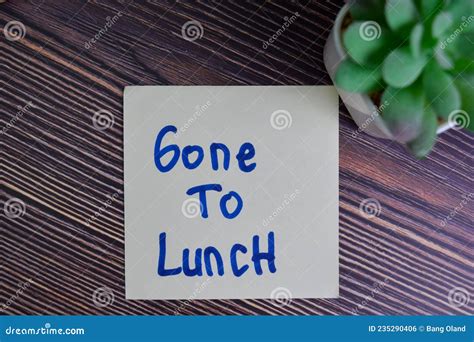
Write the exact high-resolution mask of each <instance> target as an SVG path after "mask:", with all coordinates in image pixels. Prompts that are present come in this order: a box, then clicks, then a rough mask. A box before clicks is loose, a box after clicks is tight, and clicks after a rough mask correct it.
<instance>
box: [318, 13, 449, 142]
mask: <svg viewBox="0 0 474 342" xmlns="http://www.w3.org/2000/svg"><path fill="white" fill-rule="evenodd" d="M348 12H349V6H348V5H345V6H344V7H342V9H341V10H340V11H339V13H338V15H337V17H336V21H335V23H334V26H333V28H332V30H331V33H330V34H329V37H328V39H327V41H326V45H325V46H324V64H325V66H326V69H327V71H328V73H329V76H330V77H331V79H332V81H333V83H334V78H335V76H336V71H337V68H338V66H339V63H341V62H342V61H343V60H345V59H346V58H348V56H347V52H346V51H345V49H344V47H343V45H342V41H341V25H342V22H343V20H344V18H345V17H346V15H347V13H348ZM336 89H337V91H338V93H339V96H340V97H341V98H342V101H344V103H345V105H346V107H347V110H348V111H349V113H350V114H351V116H352V118H353V119H354V121H355V123H356V124H357V126H359V131H363V132H365V133H367V134H370V135H372V136H374V137H378V138H384V139H391V140H394V137H393V135H392V134H391V133H390V131H389V129H388V127H387V125H386V124H385V122H384V121H383V118H382V117H381V116H380V115H379V114H380V113H379V111H378V109H377V107H376V106H375V104H374V103H373V102H372V100H371V99H370V97H369V96H367V95H366V94H360V93H349V92H347V91H344V90H342V89H340V88H338V87H337V86H336ZM449 128H451V125H450V124H449V122H446V123H444V124H441V125H440V126H439V127H438V130H437V133H438V134H440V133H442V132H444V131H446V130H447V129H449Z"/></svg>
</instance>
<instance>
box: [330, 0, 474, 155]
mask: <svg viewBox="0 0 474 342" xmlns="http://www.w3.org/2000/svg"><path fill="white" fill-rule="evenodd" d="M324 62H325V65H326V68H327V69H328V72H329V75H330V76H331V78H332V79H333V81H334V83H335V85H336V87H337V89H338V92H339V94H340V96H341V98H342V100H343V101H344V103H345V105H346V107H347V109H348V110H349V112H350V114H351V116H352V117H353V119H354V121H355V122H356V123H357V125H358V126H359V130H358V132H359V131H364V132H366V133H368V134H371V135H373V136H376V137H381V138H386V139H392V140H396V141H398V142H401V143H404V144H406V146H407V147H408V149H409V150H410V151H411V152H412V153H413V154H414V155H415V156H416V157H419V158H421V157H424V156H425V155H426V154H428V153H429V151H430V150H431V149H432V147H433V145H434V143H435V140H436V135H437V134H440V133H442V132H443V131H445V130H447V129H449V128H453V127H454V128H455V129H459V128H467V129H469V130H471V131H472V130H474V117H473V116H474V4H473V2H472V0H451V1H449V0H445V1H443V0H386V1H383V0H353V1H350V2H349V3H348V4H346V5H345V6H344V7H343V8H342V9H341V11H340V13H339V14H338V16H337V18H336V22H335V25H334V27H333V29H332V31H331V34H330V36H329V38H328V40H327V43H326V46H325V49H324Z"/></svg>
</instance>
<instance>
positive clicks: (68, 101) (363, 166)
mask: <svg viewBox="0 0 474 342" xmlns="http://www.w3.org/2000/svg"><path fill="white" fill-rule="evenodd" d="M341 6H342V2H341V1H337V2H330V1H300V2H296V1H272V2H263V1H252V2H244V1H232V2H230V1H225V0H224V1H216V2H208V1H203V2H195V1H180V2H176V3H175V2H173V1H130V0H124V1H121V2H111V1H100V2H88V3H86V2H82V1H68V2H64V1H54V0H52V1H40V0H34V1H8V2H6V3H4V4H1V5H0V25H1V26H2V27H4V26H5V25H6V24H7V23H8V22H10V21H12V20H17V21H20V22H21V23H23V24H24V26H25V28H26V34H25V37H24V38H23V39H21V40H18V41H10V40H7V39H5V37H4V36H3V35H2V36H1V37H0V74H1V78H0V80H1V87H0V99H1V102H0V112H1V118H2V128H5V127H8V129H6V130H4V131H2V135H1V141H2V149H1V151H2V152H1V155H2V164H1V165H2V180H4V184H5V186H4V187H2V188H3V189H2V207H3V206H4V201H8V200H10V199H12V198H17V199H20V200H21V201H23V202H24V203H25V210H24V212H22V213H20V214H21V215H20V216H19V217H17V218H12V217H9V216H6V215H4V213H3V211H2V234H1V240H0V241H1V264H2V266H1V273H0V274H1V282H2V284H1V289H2V291H1V296H2V297H1V303H0V305H1V308H2V312H3V313H6V314H86V315H88V314H118V315H122V314H132V315H135V314H143V315H155V314H163V315H169V314H176V313H179V314H203V315H207V314H213V315H228V314H270V315H274V314H316V315H326V314H329V315H333V314H344V315H346V314H354V313H356V314H376V315H378V314H395V315H399V314H473V313H474V305H473V301H474V298H471V301H470V302H469V303H467V304H465V305H463V306H459V307H457V306H456V305H453V304H452V303H450V301H449V293H450V291H462V289H464V290H465V291H467V292H468V294H470V296H471V297H474V288H473V284H474V277H473V266H474V263H473V248H472V235H473V224H472V223H473V220H472V219H473V216H474V215H473V214H474V210H473V207H474V206H473V203H472V201H466V202H467V203H465V204H463V199H464V198H466V196H469V195H470V194H471V193H472V190H473V180H472V174H473V171H472V170H473V169H472V166H473V157H472V150H473V145H474V137H473V135H470V134H469V133H467V132H466V131H463V130H460V131H455V130H451V131H449V132H447V133H445V134H442V135H441V136H440V137H439V141H438V143H437V145H436V147H435V149H434V151H433V152H432V153H431V154H430V156H429V157H428V158H426V159H425V160H422V161H417V160H415V159H414V158H412V157H411V156H410V155H408V154H407V153H406V152H405V150H404V148H403V147H402V146H400V145H399V144H397V143H394V142H390V141H384V140H380V139H375V138H373V137H370V136H368V135H366V134H363V133H360V134H356V132H357V127H356V126H355V124H354V123H353V121H352V120H351V119H350V117H349V115H348V113H347V110H346V109H345V107H344V106H343V105H342V104H341V115H340V298H339V299H334V300H332V299H331V300H322V299H298V300H293V301H292V303H291V304H290V305H288V306H285V307H282V308H280V307H278V306H275V305H274V304H273V303H272V302H271V301H270V300H213V301H191V302H189V303H185V302H183V301H126V300H125V299H124V230H123V193H122V191H123V158H122V148H123V142H122V139H123V133H122V124H123V114H122V92H123V88H124V87H125V86H126V85H139V84H141V85H144V84H149V85H156V84H176V85H178V84H186V85H187V84H209V85H227V84H230V85H246V84H253V85H272V84H315V85H317V84H330V79H329V77H328V75H327V73H326V71H325V68H324V64H323V58H322V55H323V46H324V43H325V40H326V38H327V36H328V33H329V30H330V28H331V26H332V23H333V21H334V18H335V16H336V14H337V12H338V10H339V9H340V7H341ZM118 11H122V12H123V15H122V16H121V17H120V18H119V19H118V20H117V21H116V22H115V23H114V24H113V25H112V27H110V28H109V29H108V30H107V32H106V33H105V34H103V35H102V36H101V37H100V39H98V41H97V42H95V43H93V44H92V47H91V48H90V49H86V48H85V43H86V42H90V40H91V38H92V37H94V35H96V34H98V33H99V32H100V30H101V29H103V28H104V25H105V24H106V22H107V17H110V18H112V17H113V16H114V15H116V13H117V12H118ZM294 12H298V13H299V15H300V16H299V18H298V19H297V20H296V21H295V23H293V24H292V25H291V26H290V27H289V29H287V30H286V31H285V32H284V34H282V35H281V36H280V37H278V39H277V41H276V42H275V43H274V44H272V45H271V46H270V47H269V48H268V49H266V50H264V49H263V42H265V41H267V40H268V39H269V38H270V36H271V35H273V34H274V33H275V32H276V30H278V29H279V28H280V27H281V25H282V23H283V21H284V17H285V16H291V14H292V13H294ZM188 20H197V21H199V22H200V23H201V24H202V26H203V28H204V34H203V36H202V38H201V39H198V40H196V41H193V42H191V41H186V40H184V39H182V37H181V27H182V25H183V24H184V23H185V22H187V21H188ZM29 102H31V105H29V106H27V108H26V109H24V110H23V112H24V113H23V114H21V113H20V114H18V113H19V109H18V107H25V105H27V103H29ZM101 109H105V110H108V111H110V112H111V113H112V114H113V116H114V124H113V126H112V127H111V128H109V129H107V130H105V131H97V130H96V129H94V126H93V124H92V117H93V114H94V113H95V112H96V111H98V110H101ZM7 125H8V126H7ZM10 126H11V127H10ZM115 193H118V194H119V196H118V199H117V200H114V201H113V202H112V204H111V205H110V206H108V208H107V210H105V211H104V212H103V213H102V214H101V215H100V217H98V218H97V219H96V220H94V221H93V222H92V223H91V224H90V225H88V224H87V220H88V219H90V217H91V216H92V215H94V213H95V212H97V210H99V208H100V207H101V206H103V205H104V203H105V202H106V201H107V198H108V197H107V196H112V195H113V194H115ZM463 196H464V197H463ZM367 198H374V199H377V200H378V201H379V202H380V204H381V212H380V214H379V215H378V216H375V217H374V218H365V217H364V216H363V215H361V212H360V210H359V205H360V203H361V201H363V200H364V199H367ZM467 198H469V197H467ZM10 203H11V202H10ZM453 212H454V215H451V216H453V217H452V218H451V219H450V220H447V221H446V222H447V224H446V226H445V227H443V226H442V222H443V219H445V218H446V217H448V216H449V215H450V213H453ZM10 216H12V215H10ZM29 279H30V280H29ZM28 280H29V282H28V283H27V285H25V284H24V282H26V281H28ZM102 287H107V288H109V289H111V290H112V291H113V294H114V301H113V303H112V304H110V305H108V306H106V307H103V308H101V307H98V306H97V305H95V304H94V302H93V300H92V296H93V293H94V291H95V290H96V289H98V288H102ZM19 289H22V291H20V293H19V294H18V290H19ZM7 304H8V305H7Z"/></svg>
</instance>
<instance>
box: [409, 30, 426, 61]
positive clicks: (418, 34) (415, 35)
mask: <svg viewBox="0 0 474 342" xmlns="http://www.w3.org/2000/svg"><path fill="white" fill-rule="evenodd" d="M422 40H423V25H422V24H417V25H416V26H415V27H414V28H413V30H411V34H410V49H411V53H412V54H413V56H415V57H420V55H421V43H422Z"/></svg>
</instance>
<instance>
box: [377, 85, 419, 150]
mask: <svg viewBox="0 0 474 342" xmlns="http://www.w3.org/2000/svg"><path fill="white" fill-rule="evenodd" d="M382 103H386V106H385V107H384V110H383V113H382V118H383V119H384V121H385V123H386V124H387V127H388V128H389V129H390V131H391V132H392V134H393V135H394V137H395V138H396V140H398V141H400V142H408V141H412V140H413V139H415V138H416V137H417V136H418V134H419V133H420V130H421V123H422V119H423V105H424V96H423V89H422V87H421V83H420V82H416V83H415V84H413V85H411V86H410V87H408V88H403V89H398V88H394V87H388V88H387V89H386V90H385V92H384V93H383V95H382Z"/></svg>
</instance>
